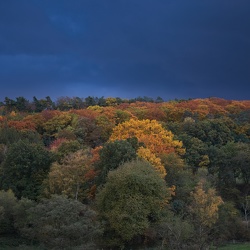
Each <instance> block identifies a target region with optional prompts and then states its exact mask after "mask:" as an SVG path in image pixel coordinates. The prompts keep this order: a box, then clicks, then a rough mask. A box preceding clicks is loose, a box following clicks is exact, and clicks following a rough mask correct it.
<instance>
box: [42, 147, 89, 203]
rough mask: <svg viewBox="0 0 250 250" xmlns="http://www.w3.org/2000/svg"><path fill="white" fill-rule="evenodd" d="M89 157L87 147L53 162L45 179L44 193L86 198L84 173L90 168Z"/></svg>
mask: <svg viewBox="0 0 250 250" xmlns="http://www.w3.org/2000/svg"><path fill="white" fill-rule="evenodd" d="M91 157H92V155H91V154H90V151H89V150H88V149H86V150H78V151H77V152H75V153H71V154H69V155H68V156H66V157H65V158H64V159H63V160H62V161H61V163H58V162H55V163H53V164H52V166H51V169H50V172H49V174H48V179H47V180H46V181H45V191H44V193H45V194H46V195H47V196H51V195H52V194H57V195H67V196H68V197H69V198H71V199H75V200H81V201H83V200H84V199H86V196H87V194H86V192H87V188H86V181H87V180H86V177H85V174H86V173H87V172H88V171H89V170H90V169H91Z"/></svg>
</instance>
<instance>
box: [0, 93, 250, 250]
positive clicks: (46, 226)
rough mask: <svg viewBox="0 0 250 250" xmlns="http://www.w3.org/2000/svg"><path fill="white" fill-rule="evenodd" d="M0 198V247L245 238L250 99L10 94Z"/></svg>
mask: <svg viewBox="0 0 250 250" xmlns="http://www.w3.org/2000/svg"><path fill="white" fill-rule="evenodd" d="M0 190H1V191H0V224H1V227H0V247H1V246H4V244H5V245H8V246H10V245H11V246H12V247H13V248H14V247H18V246H20V245H21V244H24V245H25V246H30V245H32V246H33V247H38V248H40V247H44V248H45V249H63V248H65V249H81V247H82V246H84V247H85V248H84V249H117V248H126V247H127V248H130V249H140V248H142V247H143V248H145V249H146V248H152V249H153V248H154V247H155V249H157V247H160V246H161V247H162V249H204V248H205V247H209V246H211V244H213V245H216V246H219V245H221V244H224V243H227V242H230V241H232V240H234V241H235V240H236V241H249V240H250V229H249V225H248V224H249V216H250V101H248V100H246V101H234V100H224V99H220V98H206V99H188V100H172V101H167V102H166V101H164V100H163V99H162V98H160V97H158V98H156V99H153V98H149V97H138V98H134V99H129V100H127V99H121V98H113V97H108V98H104V97H100V98H98V97H91V96H89V97H86V98H80V97H60V98H58V99H57V100H56V101H53V100H52V99H51V98H50V97H49V96H47V97H45V98H43V99H37V98H36V97H34V98H33V100H32V101H30V100H27V99H26V98H24V97H17V98H16V99H10V98H8V97H6V98H5V99H4V100H3V101H2V102H0ZM48 218H49V219H48ZM9 238H11V239H14V238H15V239H16V240H13V241H11V243H2V242H4V239H5V240H6V239H9ZM8 242H9V241H8ZM1 244H2V245H1Z"/></svg>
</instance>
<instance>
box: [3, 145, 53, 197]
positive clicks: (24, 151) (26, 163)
mask: <svg viewBox="0 0 250 250" xmlns="http://www.w3.org/2000/svg"><path fill="white" fill-rule="evenodd" d="M51 161H52V157H51V154H50V153H49V152H48V151H47V150H46V149H45V148H43V147H42V146H41V145H37V144H32V143H29V142H27V141H21V140H20V141H18V142H16V143H14V144H12V145H11V146H10V148H9V149H8V152H7V155H6V159H5V161H4V162H3V165H2V176H1V182H2V188H3V189H4V190H8V189H12V190H13V192H14V193H15V195H16V196H17V197H18V198H21V197H22V196H23V197H27V198H29V199H36V198H37V197H38V195H39V194H40V192H41V184H42V182H43V180H44V178H45V177H46V176H47V173H48V171H49V168H50V164H51Z"/></svg>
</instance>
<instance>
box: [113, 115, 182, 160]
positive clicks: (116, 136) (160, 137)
mask: <svg viewBox="0 0 250 250" xmlns="http://www.w3.org/2000/svg"><path fill="white" fill-rule="evenodd" d="M131 137H136V138H137V139H138V141H139V142H143V143H144V144H145V146H146V147H147V148H149V149H150V150H151V152H152V153H155V154H156V155H158V156H159V155H160V154H163V153H172V152H177V153H180V154H182V153H184V152H185V150H184V149H183V148H182V142H180V141H177V140H174V135H173V134H172V132H170V131H168V130H165V129H164V128H163V127H162V125H161V124H160V123H159V122H157V121H156V120H151V121H150V120H135V119H130V120H129V121H126V122H123V123H121V124H118V125H117V126H116V127H115V128H114V129H113V133H112V135H111V136H110V139H109V140H110V141H114V140H125V139H127V138H131Z"/></svg>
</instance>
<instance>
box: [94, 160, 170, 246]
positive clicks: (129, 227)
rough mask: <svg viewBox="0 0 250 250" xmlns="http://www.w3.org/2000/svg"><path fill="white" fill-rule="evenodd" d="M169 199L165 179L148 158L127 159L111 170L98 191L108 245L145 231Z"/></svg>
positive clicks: (120, 243)
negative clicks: (146, 159) (144, 159)
mask: <svg viewBox="0 0 250 250" xmlns="http://www.w3.org/2000/svg"><path fill="white" fill-rule="evenodd" d="M168 200H169V193H168V189H167V187H166V183H165V181H164V180H163V179H162V178H160V176H159V175H158V174H157V173H156V171H155V170H154V169H153V167H152V166H151V165H150V164H149V163H147V162H146V161H139V160H137V161H132V162H127V163H124V164H123V165H122V166H120V167H119V168H118V169H116V170H114V171H111V172H109V174H108V178H107V182H106V184H105V185H104V187H103V189H101V190H100V192H99V193H98V194H97V208H98V211H99V213H100V216H101V218H102V219H103V220H104V221H105V230H106V231H105V237H106V240H107V242H106V243H107V245H109V246H119V245H123V244H124V243H125V242H129V241H131V240H132V239H133V238H134V237H135V236H140V235H143V234H144V233H145V230H146V229H148V228H149V227H150V226H151V225H152V223H154V222H156V221H158V220H159V219H160V218H161V212H162V209H163V208H164V206H165V205H166V204H167V202H168Z"/></svg>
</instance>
